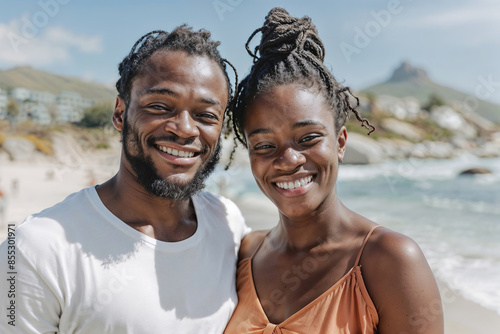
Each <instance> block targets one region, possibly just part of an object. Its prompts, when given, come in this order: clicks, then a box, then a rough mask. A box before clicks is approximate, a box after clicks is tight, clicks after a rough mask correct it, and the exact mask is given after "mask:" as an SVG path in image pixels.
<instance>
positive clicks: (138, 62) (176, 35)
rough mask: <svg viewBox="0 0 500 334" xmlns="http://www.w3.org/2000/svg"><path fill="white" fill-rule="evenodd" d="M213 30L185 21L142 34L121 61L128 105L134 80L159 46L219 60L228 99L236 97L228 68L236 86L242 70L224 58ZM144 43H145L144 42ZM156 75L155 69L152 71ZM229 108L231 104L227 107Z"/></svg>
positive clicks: (122, 89)
mask: <svg viewBox="0 0 500 334" xmlns="http://www.w3.org/2000/svg"><path fill="white" fill-rule="evenodd" d="M210 37H211V35H210V32H209V31H207V30H204V29H200V30H199V31H193V29H192V28H190V27H188V26H187V25H185V24H183V25H181V26H179V27H177V28H175V29H174V30H173V31H172V32H170V33H168V32H166V31H163V30H154V31H151V32H150V33H147V34H146V35H144V36H142V37H141V38H139V39H138V40H137V42H135V44H134V46H133V47H132V49H131V50H130V53H129V54H128V55H127V56H126V57H125V58H124V59H123V61H122V62H121V63H120V65H118V71H119V74H120V79H118V81H117V82H116V89H117V90H118V94H119V95H120V96H121V97H122V98H123V99H124V101H125V103H126V104H127V105H128V103H129V102H130V91H131V88H132V82H133V81H134V79H135V78H136V77H137V76H138V75H139V74H140V73H141V71H142V70H143V67H144V64H145V63H146V61H147V60H148V59H149V58H150V57H151V56H152V55H153V53H155V52H156V51H159V50H167V51H184V52H186V53H187V54H188V55H190V56H204V57H208V58H209V59H211V60H213V61H215V62H216V63H217V64H218V65H219V66H220V68H221V69H222V71H223V72H224V76H225V78H226V83H227V92H228V95H227V96H228V103H227V105H228V106H229V102H230V101H231V100H232V94H233V89H232V87H231V84H230V80H229V76H228V74H227V70H226V64H228V65H229V66H230V67H231V68H232V69H233V71H234V73H235V78H236V79H235V87H237V86H238V74H237V72H236V68H235V67H234V66H233V65H232V64H231V63H230V62H229V61H228V60H226V59H224V58H222V57H221V55H220V53H219V51H218V50H217V47H218V46H219V45H220V42H216V41H212V40H211V38H210ZM141 43H142V44H141ZM149 74H150V75H156V74H155V73H149ZM226 110H227V108H226Z"/></svg>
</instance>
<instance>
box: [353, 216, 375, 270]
mask: <svg viewBox="0 0 500 334" xmlns="http://www.w3.org/2000/svg"><path fill="white" fill-rule="evenodd" d="M381 226H382V225H375V226H373V227H372V228H371V229H370V231H369V232H368V234H367V235H366V237H365V240H363V244H362V245H361V249H360V250H359V253H358V256H357V257H356V262H355V263H354V266H355V267H356V266H357V265H358V264H359V260H360V259H361V254H363V250H364V249H365V246H366V243H367V241H368V239H369V238H370V236H371V235H372V233H373V231H375V229H376V228H377V227H381Z"/></svg>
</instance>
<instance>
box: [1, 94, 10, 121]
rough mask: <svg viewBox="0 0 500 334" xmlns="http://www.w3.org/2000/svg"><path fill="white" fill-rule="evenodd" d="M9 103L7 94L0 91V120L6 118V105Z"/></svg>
mask: <svg viewBox="0 0 500 334" xmlns="http://www.w3.org/2000/svg"><path fill="white" fill-rule="evenodd" d="M8 103H9V97H8V96H7V92H6V91H5V90H3V89H0V119H5V118H6V117H7V104H8Z"/></svg>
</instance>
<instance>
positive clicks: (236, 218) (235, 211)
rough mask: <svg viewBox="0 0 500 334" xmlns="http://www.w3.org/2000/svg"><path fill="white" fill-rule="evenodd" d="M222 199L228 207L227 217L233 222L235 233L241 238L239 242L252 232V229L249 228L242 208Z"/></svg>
mask: <svg viewBox="0 0 500 334" xmlns="http://www.w3.org/2000/svg"><path fill="white" fill-rule="evenodd" d="M221 199H222V200H223V202H224V204H225V206H226V209H227V215H228V217H230V220H231V221H232V224H233V229H234V232H235V233H236V234H237V236H238V237H239V240H242V239H243V238H244V237H245V236H246V235H247V234H248V233H250V232H252V229H251V228H250V227H248V225H247V224H246V222H245V218H244V217H243V214H242V213H241V210H240V208H238V206H237V205H236V204H235V203H234V202H233V201H231V200H230V199H227V198H225V197H221Z"/></svg>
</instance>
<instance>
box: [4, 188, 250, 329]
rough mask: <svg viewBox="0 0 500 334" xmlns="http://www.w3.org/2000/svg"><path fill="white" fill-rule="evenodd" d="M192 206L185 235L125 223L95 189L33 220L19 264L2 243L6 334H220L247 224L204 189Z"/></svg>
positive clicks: (18, 242) (21, 233) (23, 232)
mask: <svg viewBox="0 0 500 334" xmlns="http://www.w3.org/2000/svg"><path fill="white" fill-rule="evenodd" d="M193 203H194V207H195V210H196V216H197V219H198V227H197V230H196V232H195V233H194V234H193V235H192V236H191V237H189V238H188V239H186V240H182V241H179V242H162V241H158V240H155V239H153V238H150V237H148V236H146V235H144V234H142V233H140V232H138V231H137V230H135V229H133V228H132V227H130V226H128V225H127V224H125V223H124V222H122V221H121V220H120V219H118V218H117V217H116V216H114V215H113V214H112V213H111V212H110V211H109V210H108V209H107V208H106V207H105V206H104V204H103V203H102V201H101V200H100V198H99V196H98V194H97V191H96V190H95V188H88V189H84V190H81V191H80V192H77V193H75V194H72V195H70V196H68V198H66V199H65V200H64V201H63V202H61V203H59V204H57V205H55V206H53V207H51V208H48V209H46V210H44V211H42V212H41V213H39V214H36V215H33V216H30V217H28V218H27V219H26V220H25V221H24V222H23V223H22V224H21V225H20V226H19V227H18V228H17V229H16V232H15V239H14V240H15V256H16V257H15V265H14V268H12V267H9V264H8V263H9V262H8V261H7V258H8V257H7V256H8V255H7V254H8V249H9V248H8V244H9V243H8V241H7V240H6V241H5V242H4V243H3V244H2V245H1V246H0V270H1V272H2V274H6V275H7V277H6V278H4V277H3V275H2V279H1V280H0V293H1V298H0V299H1V302H0V303H1V310H2V311H1V313H2V314H0V319H1V320H0V332H1V333H17V332H19V333H78V334H84V333H85V334H98V333H99V334H101V333H148V334H153V333H176V334H178V333H196V334H199V333H222V332H223V330H224V327H225V326H226V323H227V322H228V321H229V318H230V317H231V314H232V312H233V310H234V307H235V305H236V303H237V294H236V291H235V271H236V261H237V252H238V249H239V246H240V241H241V239H242V238H243V236H244V235H245V234H246V233H248V232H249V229H248V227H247V226H246V225H245V223H244V219H243V217H242V215H241V212H240V211H239V209H238V208H237V207H236V205H235V204H234V203H232V202H231V201H229V200H228V199H226V198H223V197H220V196H216V195H213V194H209V193H201V194H199V195H196V196H194V197H193ZM11 239H12V238H11ZM11 244H12V242H11ZM10 250H12V247H11V248H10ZM11 264H12V262H11ZM12 269H13V270H12ZM9 272H14V274H7V273H9ZM9 279H10V280H9ZM9 292H10V293H9ZM12 293H14V294H15V297H14V298H10V297H13V296H12ZM9 296H10V297H9ZM12 300H14V303H15V304H14V306H15V308H14V309H15V310H14V313H12ZM9 307H10V310H9V309H8V308H9ZM12 314H14V318H13V317H12ZM12 319H15V322H14V323H15V327H13V326H12V325H10V324H9V322H11V321H12ZM11 324H12V322H11Z"/></svg>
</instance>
